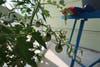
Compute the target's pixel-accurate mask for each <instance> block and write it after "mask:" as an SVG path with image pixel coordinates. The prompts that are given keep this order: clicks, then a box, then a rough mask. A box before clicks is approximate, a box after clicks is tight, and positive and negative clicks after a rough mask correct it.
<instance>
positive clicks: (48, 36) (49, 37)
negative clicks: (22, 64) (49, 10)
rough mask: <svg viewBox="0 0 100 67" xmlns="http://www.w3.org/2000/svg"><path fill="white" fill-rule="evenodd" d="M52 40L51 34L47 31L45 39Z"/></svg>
mask: <svg viewBox="0 0 100 67" xmlns="http://www.w3.org/2000/svg"><path fill="white" fill-rule="evenodd" d="M50 40H51V34H50V33H47V34H46V36H45V37H44V41H45V42H47V41H50Z"/></svg>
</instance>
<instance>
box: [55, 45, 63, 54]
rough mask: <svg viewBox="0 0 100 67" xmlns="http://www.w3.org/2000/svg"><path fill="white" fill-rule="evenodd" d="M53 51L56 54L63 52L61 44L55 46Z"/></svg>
mask: <svg viewBox="0 0 100 67" xmlns="http://www.w3.org/2000/svg"><path fill="white" fill-rule="evenodd" d="M55 51H56V52H57V53H61V52H62V51H63V48H62V46H61V44H57V45H56V46H55Z"/></svg>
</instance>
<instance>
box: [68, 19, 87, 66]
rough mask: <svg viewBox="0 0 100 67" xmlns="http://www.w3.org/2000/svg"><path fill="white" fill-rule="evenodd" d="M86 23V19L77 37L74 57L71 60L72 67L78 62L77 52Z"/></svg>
mask: <svg viewBox="0 0 100 67" xmlns="http://www.w3.org/2000/svg"><path fill="white" fill-rule="evenodd" d="M84 23H85V19H84V20H81V22H80V27H79V31H78V35H77V39H76V43H75V45H74V57H73V58H72V60H71V65H70V67H74V63H75V60H76V55H77V51H78V47H79V43H80V39H81V35H82V31H83V27H84Z"/></svg>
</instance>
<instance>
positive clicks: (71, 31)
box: [69, 19, 77, 44]
mask: <svg viewBox="0 0 100 67" xmlns="http://www.w3.org/2000/svg"><path fill="white" fill-rule="evenodd" d="M76 22H77V19H75V21H74V25H73V28H72V31H71V35H70V38H69V44H70V43H71V40H72V37H73V33H74V30H75V26H76Z"/></svg>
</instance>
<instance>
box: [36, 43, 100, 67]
mask: <svg viewBox="0 0 100 67" xmlns="http://www.w3.org/2000/svg"><path fill="white" fill-rule="evenodd" d="M49 44H50V46H49V50H48V51H47V52H46V54H45V58H44V60H43V61H42V62H41V63H39V65H38V66H39V67H69V66H70V61H71V59H70V58H69V57H68V56H67V54H66V47H64V50H63V52H61V53H56V52H55V50H54V44H53V43H49ZM82 50H83V55H79V56H80V57H81V60H82V63H83V64H85V65H86V67H88V65H90V64H91V63H92V62H94V61H95V60H97V59H98V58H100V52H95V51H91V50H87V49H83V48H82ZM74 67H81V66H80V65H78V64H77V63H75V66H74ZM94 67H100V63H98V64H96V65H95V66H94Z"/></svg>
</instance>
